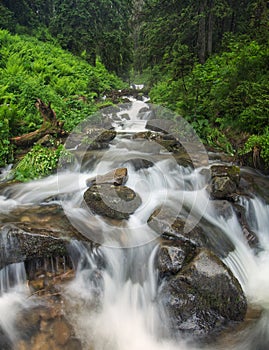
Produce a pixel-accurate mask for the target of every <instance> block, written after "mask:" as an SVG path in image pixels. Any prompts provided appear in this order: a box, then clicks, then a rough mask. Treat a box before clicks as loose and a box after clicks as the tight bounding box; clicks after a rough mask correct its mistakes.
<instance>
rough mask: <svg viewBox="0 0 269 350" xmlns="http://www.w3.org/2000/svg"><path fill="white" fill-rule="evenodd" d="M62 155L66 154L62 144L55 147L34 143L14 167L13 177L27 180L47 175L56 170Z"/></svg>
mask: <svg viewBox="0 0 269 350" xmlns="http://www.w3.org/2000/svg"><path fill="white" fill-rule="evenodd" d="M63 152H64V153H63ZM62 155H66V156H67V152H66V151H65V150H64V148H63V146H62V145H60V146H59V147H58V148H57V149H50V148H46V147H42V146H41V145H35V146H33V148H32V149H31V150H30V151H29V152H28V153H27V154H26V155H25V156H24V157H23V159H22V160H21V161H20V162H19V163H18V165H17V166H16V167H15V169H14V171H13V172H14V177H15V179H16V180H19V181H28V180H31V179H38V178H41V177H43V176H46V175H49V174H51V173H52V172H53V171H54V170H56V168H57V165H58V162H59V159H60V157H61V156H62Z"/></svg>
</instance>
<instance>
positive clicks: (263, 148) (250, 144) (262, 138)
mask: <svg viewBox="0 0 269 350" xmlns="http://www.w3.org/2000/svg"><path fill="white" fill-rule="evenodd" d="M255 148H256V149H258V150H259V152H260V156H261V157H262V159H263V160H264V162H265V165H266V167H267V168H269V128H267V129H266V131H265V133H264V134H263V135H251V136H250V137H249V139H248V140H247V142H246V143H245V145H244V147H243V149H241V150H240V151H239V154H241V155H243V154H247V153H250V152H252V151H253V150H254V149H255Z"/></svg>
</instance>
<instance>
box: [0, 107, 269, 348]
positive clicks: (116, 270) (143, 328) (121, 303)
mask: <svg viewBox="0 0 269 350" xmlns="http://www.w3.org/2000/svg"><path fill="white" fill-rule="evenodd" d="M147 106H148V105H146V104H145V103H142V102H141V103H138V102H134V103H133V104H131V105H130V104H128V106H127V107H126V108H125V109H124V108H122V109H121V110H119V111H118V112H117V113H116V114H117V115H116V116H117V118H115V113H108V116H109V118H111V120H112V121H113V125H114V128H115V129H116V131H117V137H116V138H115V139H114V140H113V141H112V142H111V143H110V146H109V148H107V149H105V150H101V151H95V152H94V153H95V156H94V157H93V158H90V160H89V161H88V160H87V161H86V160H85V154H86V151H85V154H84V155H83V156H81V154H80V156H79V157H78V158H77V161H76V162H75V163H73V164H72V165H71V166H68V168H67V169H66V164H65V167H62V165H61V167H59V169H58V172H57V174H55V175H52V176H49V177H47V178H45V179H42V180H37V181H32V182H30V183H27V184H15V185H13V186H12V191H10V190H9V191H6V192H5V191H4V190H2V193H1V194H0V212H1V213H4V214H5V215H11V216H12V212H13V211H14V210H16V209H18V208H22V207H29V206H30V207H31V206H33V207H34V206H36V205H42V204H44V203H45V205H50V204H57V205H60V206H61V207H62V208H63V209H64V212H65V215H66V216H67V218H68V220H69V221H70V222H71V224H72V225H73V226H74V227H75V228H76V229H77V230H78V231H79V232H81V233H82V235H83V236H85V237H86V238H87V239H90V240H91V241H93V242H96V243H97V244H98V245H99V244H100V246H99V248H98V249H96V250H94V251H92V250H89V249H86V248H85V245H84V244H82V243H81V242H80V241H78V240H72V241H71V243H70V255H71V256H73V259H76V265H77V268H76V275H75V277H74V279H73V280H72V281H70V282H69V283H68V284H67V285H66V287H65V288H64V298H65V301H66V305H67V306H66V310H65V316H66V318H67V319H68V320H69V322H70V323H71V324H72V325H73V327H74V330H75V333H76V337H77V338H78V339H80V341H81V344H82V347H83V349H87V350H90V349H93V350H108V349H109V350H144V349H145V350H146V349H147V350H174V349H175V350H176V349H177V350H195V349H201V348H205V349H208V350H209V349H218V350H221V349H234V350H254V349H255V350H265V349H268V348H269V293H268V290H269V254H268V253H269V205H268V204H267V203H266V201H265V200H264V199H263V198H262V197H261V196H260V195H256V194H255V193H252V192H251V191H250V193H249V194H247V195H246V194H242V195H241V196H240V195H239V198H238V203H239V204H240V206H241V207H242V208H244V209H245V213H246V221H247V223H248V226H249V227H250V228H251V230H252V232H254V233H255V235H256V237H257V240H258V243H257V244H256V245H255V248H253V247H250V245H249V244H248V241H247V239H246V236H245V235H244V230H243V228H242V225H241V224H240V222H239V220H238V217H237V215H236V213H235V212H234V210H233V209H232V213H231V215H229V217H224V216H223V215H219V214H218V211H217V208H216V207H215V204H214V201H212V200H210V193H209V192H208V181H209V177H208V174H209V172H210V169H211V167H212V165H213V164H216V161H213V160H211V157H210V156H208V154H207V152H206V151H205V149H204V148H203V146H202V145H201V143H200V141H199V139H198V138H197V136H196V135H195V133H193V131H192V130H190V129H188V128H187V129H186V125H185V124H184V122H183V121H180V123H181V124H180V125H181V126H184V128H185V130H187V131H186V133H187V135H186V133H185V134H184V133H183V134H181V133H178V131H177V138H178V139H179V140H180V141H181V144H183V145H184V147H185V150H186V151H187V153H188V155H189V158H190V160H191V161H192V163H193V164H194V166H193V167H192V168H191V167H186V166H182V165H180V164H178V162H177V159H176V157H175V156H174V155H173V153H171V152H169V151H168V150H167V148H166V147H164V146H160V144H159V143H158V142H156V141H154V140H151V141H148V140H142V141H141V140H140V142H137V140H136V139H134V138H133V135H134V134H137V133H139V132H145V131H146V130H147V129H146V123H147V121H148V119H151V118H152V113H153V112H152V111H151V110H147V108H148V107H147ZM154 113H155V115H154V118H155V119H156V116H158V113H157V112H156V109H155V110H154ZM154 118H153V119H152V122H151V124H153V126H155V127H156V121H154V120H155V119H154ZM157 126H158V125H157ZM90 128H92V122H91V121H90V122H89V124H88V125H87V130H89V129H90ZM166 128H168V127H167V126H166V124H165V125H163V124H162V129H166ZM165 131H167V130H165ZM169 131H170V130H169ZM95 137H96V136H95ZM197 149H199V153H198V157H197ZM74 152H75V147H74ZM137 159H140V160H146V161H147V162H148V164H149V163H151V166H148V167H138V168H137V167H136V166H135V165H134V162H133V161H134V160H136V161H137ZM217 163H218V164H223V163H222V162H221V161H217ZM120 166H125V167H126V168H127V169H128V180H127V182H126V186H127V187H129V188H131V189H132V190H134V191H135V193H137V194H138V195H139V196H140V198H141V201H142V204H141V205H140V207H139V208H138V209H137V210H136V211H135V212H134V213H131V215H130V217H129V219H128V220H126V221H124V224H119V223H115V222H114V221H113V220H105V219H104V218H103V217H102V216H100V215H95V214H93V213H92V212H91V210H90V209H89V208H88V207H87V206H85V203H84V199H83V195H84V193H85V191H86V190H87V185H86V180H87V179H89V178H93V177H96V176H98V174H105V173H107V172H108V171H110V170H113V169H115V168H117V167H120ZM63 168H65V169H63ZM252 172H253V171H252V170H250V169H246V168H245V169H241V173H242V174H247V175H249V176H252ZM254 175H255V179H256V178H257V179H259V178H262V180H263V181H268V178H266V177H264V176H263V175H261V174H258V173H256V172H254ZM167 206H169V207H170V208H173V209H174V212H173V216H172V219H171V218H170V219H169V220H171V221H173V220H174V219H175V218H176V217H177V216H178V214H180V213H182V212H184V213H185V212H186V213H187V214H186V225H185V228H184V229H185V230H186V231H188V230H191V229H192V228H193V227H194V226H195V225H196V224H198V223H199V222H200V221H203V220H204V221H205V222H206V223H207V225H211V227H212V228H214V229H218V230H220V231H221V232H222V234H223V236H224V237H222V238H220V239H221V242H222V241H225V240H227V241H228V242H230V244H231V245H232V246H233V249H232V251H229V252H228V253H227V251H225V254H223V258H222V260H223V262H224V263H225V265H226V266H228V267H229V268H230V269H231V271H232V273H233V274H234V276H236V278H237V279H238V281H239V282H240V285H241V287H242V289H243V291H244V293H245V295H246V297H247V301H248V305H249V311H248V314H247V317H246V319H245V321H244V322H242V323H241V324H239V325H238V326H236V327H235V328H234V329H232V330H231V329H228V331H227V332H223V334H221V335H220V336H219V338H218V340H216V341H214V343H213V344H211V345H205V344H202V343H201V344H200V343H199V342H198V343H193V342H190V341H189V339H187V340H186V339H185V338H183V337H182V339H180V337H179V336H177V337H176V338H174V337H173V336H171V334H170V333H169V330H168V331H167V328H168V325H167V324H168V323H169V322H167V324H166V323H165V319H166V317H167V316H166V314H165V311H164V310H163V309H162V308H161V307H160V305H159V304H158V302H156V298H157V294H158V293H157V289H158V278H159V275H158V273H159V272H158V270H157V269H156V266H155V256H156V252H157V250H158V239H159V236H160V234H159V233H158V232H156V231H154V230H153V229H152V228H150V226H149V225H148V219H149V217H150V215H151V214H152V213H153V212H154V210H155V209H156V208H165V207H167ZM231 208H232V206H231ZM126 210H127V211H128V208H127V209H126ZM190 217H192V220H189V221H188V218H190ZM193 218H195V220H194V221H193ZM3 234H4V233H3V232H2V235H3ZM63 235H64V232H63ZM219 245H220V244H218V242H217V243H216V249H218V250H220V249H222V246H221V247H219ZM223 249H224V250H225V247H223ZM100 259H101V260H102V261H103V262H104V263H103V266H102V268H100V266H99V260H100ZM10 280H12V283H10ZM0 284H1V286H0V287H1V288H0V290H1V296H0V326H1V328H2V331H1V333H3V334H4V335H5V336H7V338H8V339H9V340H10V341H11V342H8V341H7V343H6V344H7V345H6V349H9V348H10V347H11V348H12V347H14V349H17V348H16V346H17V345H16V344H17V341H18V339H19V338H20V335H19V334H18V333H17V329H16V318H17V317H18V315H19V313H20V312H21V311H22V310H25V309H27V308H28V309H30V308H33V305H34V304H35V300H34V299H33V298H29V288H28V286H27V276H26V272H25V268H24V264H23V262H22V263H18V264H12V265H9V266H7V267H6V268H4V269H2V270H1V272H0ZM1 333H0V336H1ZM0 340H1V339H0ZM3 344H5V343H4V342H3ZM8 344H9V345H8ZM10 344H12V345H10ZM4 348H5V347H4ZM37 348H38V349H47V348H46V347H45V345H44V347H42V345H40V347H37V346H36V348H34V347H33V349H37ZM58 348H59V349H60V348H62V349H66V350H68V346H67V347H66V346H62V347H61V346H60V345H58ZM70 349H71V347H70Z"/></svg>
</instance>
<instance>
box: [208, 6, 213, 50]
mask: <svg viewBox="0 0 269 350" xmlns="http://www.w3.org/2000/svg"><path fill="white" fill-rule="evenodd" d="M213 27H214V15H213V13H212V6H211V8H210V10H209V15H208V34H207V53H208V55H209V56H210V55H211V54H212V50H213Z"/></svg>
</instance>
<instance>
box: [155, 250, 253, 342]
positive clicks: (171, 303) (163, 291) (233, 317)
mask: <svg viewBox="0 0 269 350" xmlns="http://www.w3.org/2000/svg"><path fill="white" fill-rule="evenodd" d="M158 297H159V300H160V303H161V305H162V306H163V307H164V309H165V310H166V312H167V313H168V315H169V319H170V322H171V324H170V328H171V330H172V332H179V333H183V334H186V335H192V336H196V337H206V336H211V335H213V334H214V332H216V331H219V330H220V329H222V327H224V326H227V325H229V324H232V323H233V322H239V321H242V320H243V319H244V316H245V314H246V310H247V302H246V298H245V296H244V293H243V291H242V288H241V286H240V284H239V282H238V281H237V280H236V278H235V277H234V276H233V275H232V273H231V271H230V270H229V269H228V268H227V267H226V266H225V265H224V264H223V263H222V262H221V260H220V259H219V258H218V257H217V256H216V255H214V254H213V253H212V252H210V251H209V250H207V249H200V250H198V251H197V254H196V255H195V257H194V258H193V259H192V260H191V261H189V262H188V263H187V264H186V265H185V266H184V267H183V268H182V269H181V270H180V271H179V272H178V273H177V274H171V275H170V276H169V275H168V276H167V277H166V278H164V279H163V280H162V281H161V284H160V287H159V291H158Z"/></svg>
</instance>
